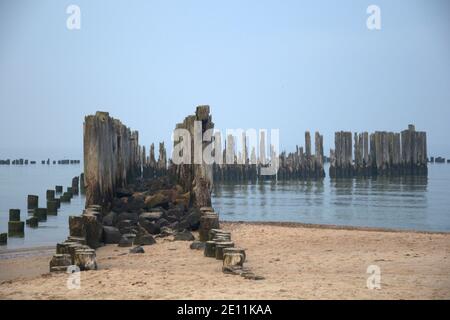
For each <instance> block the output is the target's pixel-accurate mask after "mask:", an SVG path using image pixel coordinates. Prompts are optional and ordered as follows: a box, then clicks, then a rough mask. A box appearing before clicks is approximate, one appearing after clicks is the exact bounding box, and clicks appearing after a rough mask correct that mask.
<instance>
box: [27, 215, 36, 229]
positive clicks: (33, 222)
mask: <svg viewBox="0 0 450 320" xmlns="http://www.w3.org/2000/svg"><path fill="white" fill-rule="evenodd" d="M26 223H27V225H28V226H29V227H30V228H37V227H38V226H39V219H38V218H37V217H30V218H28V219H27V220H26Z"/></svg>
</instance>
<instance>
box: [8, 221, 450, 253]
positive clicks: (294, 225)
mask: <svg viewBox="0 0 450 320" xmlns="http://www.w3.org/2000/svg"><path fill="white" fill-rule="evenodd" d="M220 223H221V224H222V223H223V224H225V225H232V224H237V225H245V224H248V225H261V226H264V225H265V226H278V227H287V228H308V229H324V230H347V231H368V232H387V233H389V232H392V233H413V234H425V235H427V234H429V235H450V231H448V232H445V231H422V230H414V229H391V228H382V227H361V226H349V225H335V224H315V223H304V222H291V221H243V220H239V221H232V220H220ZM55 247H56V243H55V245H54V246H33V247H25V248H24V247H21V248H17V249H2V248H1V247H0V260H2V259H14V258H17V257H21V256H39V255H46V254H47V253H48V252H49V251H52V252H53V251H54V250H55Z"/></svg>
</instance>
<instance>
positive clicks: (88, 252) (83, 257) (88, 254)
mask: <svg viewBox="0 0 450 320" xmlns="http://www.w3.org/2000/svg"><path fill="white" fill-rule="evenodd" d="M74 264H75V265H76V266H78V267H79V268H80V270H81V271H86V270H97V260H96V255H95V250H94V249H85V248H83V249H77V250H75V255H74Z"/></svg>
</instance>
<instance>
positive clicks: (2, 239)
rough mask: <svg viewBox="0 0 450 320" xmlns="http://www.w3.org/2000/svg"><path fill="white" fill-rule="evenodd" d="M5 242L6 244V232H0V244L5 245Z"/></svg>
mask: <svg viewBox="0 0 450 320" xmlns="http://www.w3.org/2000/svg"><path fill="white" fill-rule="evenodd" d="M6 244H8V234H7V233H0V245H6Z"/></svg>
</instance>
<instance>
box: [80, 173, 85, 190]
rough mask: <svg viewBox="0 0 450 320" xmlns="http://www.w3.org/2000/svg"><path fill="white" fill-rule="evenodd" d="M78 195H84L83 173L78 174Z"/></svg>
mask: <svg viewBox="0 0 450 320" xmlns="http://www.w3.org/2000/svg"><path fill="white" fill-rule="evenodd" d="M80 193H81V194H85V186H84V173H82V174H80Z"/></svg>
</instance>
